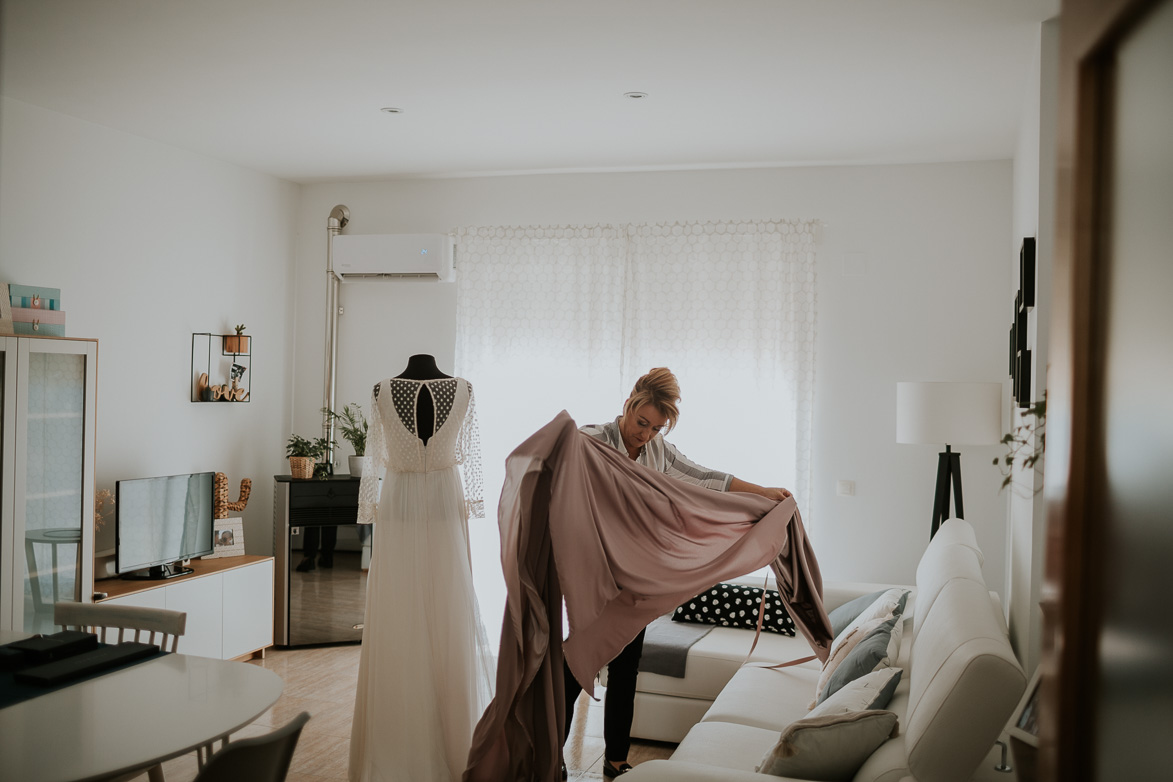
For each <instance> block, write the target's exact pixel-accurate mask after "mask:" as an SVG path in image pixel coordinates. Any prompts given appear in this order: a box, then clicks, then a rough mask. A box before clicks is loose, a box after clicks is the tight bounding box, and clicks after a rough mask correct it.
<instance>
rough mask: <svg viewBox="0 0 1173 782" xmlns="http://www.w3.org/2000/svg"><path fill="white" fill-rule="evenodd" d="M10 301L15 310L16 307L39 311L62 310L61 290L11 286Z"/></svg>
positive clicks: (9, 290)
mask: <svg viewBox="0 0 1173 782" xmlns="http://www.w3.org/2000/svg"><path fill="white" fill-rule="evenodd" d="M8 299H9V301H11V302H12V306H13V308H14V309H15V308H16V307H26V308H28V309H37V310H60V309H61V289H60V288H38V287H35V286H32V285H12V284H9V286H8Z"/></svg>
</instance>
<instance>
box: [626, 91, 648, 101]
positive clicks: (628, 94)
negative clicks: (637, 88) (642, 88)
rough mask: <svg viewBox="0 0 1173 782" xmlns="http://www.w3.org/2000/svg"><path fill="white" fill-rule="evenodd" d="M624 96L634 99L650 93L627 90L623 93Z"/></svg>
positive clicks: (644, 96)
mask: <svg viewBox="0 0 1173 782" xmlns="http://www.w3.org/2000/svg"><path fill="white" fill-rule="evenodd" d="M623 97H625V98H631V99H632V100H639V99H640V98H646V97H648V94H647V93H646V92H625V93H623Z"/></svg>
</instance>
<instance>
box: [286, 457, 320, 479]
mask: <svg viewBox="0 0 1173 782" xmlns="http://www.w3.org/2000/svg"><path fill="white" fill-rule="evenodd" d="M314 461H315V460H314V458H313V457H311V456H290V457H289V474H290V475H292V476H293V477H294V478H301V479H306V478H312V477H314Z"/></svg>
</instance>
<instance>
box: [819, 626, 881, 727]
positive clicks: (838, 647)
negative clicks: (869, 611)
mask: <svg viewBox="0 0 1173 782" xmlns="http://www.w3.org/2000/svg"><path fill="white" fill-rule="evenodd" d="M890 619H892V620H895V617H893V616H892V614H888V616H878V617H876V618H875V619H871V620H868V621H867V622H864V623H863V624H853V625H852V626H851V627H850V628H848V629H847V630H845V631H844V633H843V635H841V636H840V637H838V638H836V639H835V642H834V643H833V644H831V651H830V653H829V654H828V655H827V660H826V662H824V663H823V672H822V673H821V674H820V675H819V683H818V684H817V685H816V686H815V699H814V701H813V702H812V704H811V708H814V704H815V703H818V702H819V701H821V700H823V698H822V695H823V691H824V690H826V689H827V682H829V681H830V680H831V677H832V676H833V675H834V674H835V671H837V670H839V666H840V665H841V664H842V663H843V661H844V660H846V659H847V657H848V656H849V655H850V654H851V653H852V652H853V651H854V650H855V647H856V646H858V645H859V643H860V641H862V640H863V639H864V638H867V637H868V636H869V635H870V634H871V633H872V631H873V630H875V629H876V628H878V627H880V626H882V625H883V624H884V623H885V622H887V621H888V620H890ZM863 673H867V671H863V672H861V673H860V674H859V675H863ZM852 678H857V677H852Z"/></svg>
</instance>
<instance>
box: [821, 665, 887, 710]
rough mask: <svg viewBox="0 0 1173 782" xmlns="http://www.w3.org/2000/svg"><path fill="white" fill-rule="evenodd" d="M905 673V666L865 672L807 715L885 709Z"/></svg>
mask: <svg viewBox="0 0 1173 782" xmlns="http://www.w3.org/2000/svg"><path fill="white" fill-rule="evenodd" d="M903 673H904V669H903V668H881V669H880V670H878V671H872V672H871V673H867V674H864V675H863V676H861V677H859V678H858V679H856V680H855V681H853V682H850V683H849V684H847V685H846V686H844V687H842V688H840V689H839V691H838V692H836V693H835V694H834V695H831V696H829V697H827V698H826V699H824V700H823V702H822V703H820V704H819V705H818V706H815V708H814V709H813V710H811V712H810V714H807V715H806V716H807V718H810V717H821V716H823V715H824V714H844V713H846V712H850V711H864V710H866V709H883V708H885V707H886V706H887V705H888V704H889V703H890V702H891V700H892V695H893V694H894V693H895V692H896V687H897V686H898V685H899V684H900V678H901V675H902V674H903Z"/></svg>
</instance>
